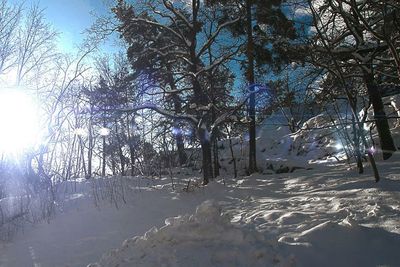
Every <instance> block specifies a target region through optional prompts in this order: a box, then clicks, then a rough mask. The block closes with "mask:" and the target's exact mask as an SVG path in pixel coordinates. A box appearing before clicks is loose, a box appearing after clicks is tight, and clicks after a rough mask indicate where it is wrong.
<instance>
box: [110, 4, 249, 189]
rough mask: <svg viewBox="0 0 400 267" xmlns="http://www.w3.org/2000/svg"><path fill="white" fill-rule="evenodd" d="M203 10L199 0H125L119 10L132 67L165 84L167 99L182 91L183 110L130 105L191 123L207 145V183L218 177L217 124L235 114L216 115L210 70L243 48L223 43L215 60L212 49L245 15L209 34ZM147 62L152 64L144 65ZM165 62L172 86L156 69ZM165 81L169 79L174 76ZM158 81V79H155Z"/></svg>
mask: <svg viewBox="0 0 400 267" xmlns="http://www.w3.org/2000/svg"><path fill="white" fill-rule="evenodd" d="M203 9H205V7H204V6H203V5H202V2H201V1H199V0H192V1H191V3H190V4H189V5H187V4H186V2H179V3H178V2H174V3H172V2H170V1H167V0H163V1H147V2H145V5H144V6H140V7H135V8H133V7H132V6H129V5H127V4H126V3H125V2H124V1H119V2H118V5H117V6H116V7H115V8H114V9H113V11H114V12H115V14H116V15H117V17H118V19H119V20H120V21H121V26H120V28H119V31H120V32H121V34H122V36H123V37H124V39H125V41H126V42H127V43H128V45H129V48H128V58H129V59H130V60H131V64H132V67H133V69H135V70H138V71H139V72H140V74H141V77H142V79H143V77H145V79H146V81H147V83H146V84H145V85H144V86H145V87H147V88H149V89H154V88H160V87H161V88H160V89H161V90H160V92H159V94H161V95H162V96H163V97H162V99H164V100H165V99H168V98H169V99H171V97H170V96H171V95H174V94H175V97H172V99H175V100H178V98H177V97H176V96H177V95H179V96H180V99H181V100H182V111H179V110H177V109H175V110H174V109H173V108H171V107H169V106H168V105H164V106H162V105H159V104H155V103H144V104H142V105H140V106H136V107H133V108H132V109H129V110H130V111H133V110H139V109H153V110H155V111H157V112H159V113H160V114H162V115H165V116H168V117H170V118H173V119H175V120H184V121H187V122H189V123H191V124H192V125H193V127H194V128H195V129H196V134H197V137H198V140H199V142H200V145H201V149H202V170H203V183H204V184H207V183H208V182H209V179H210V178H212V177H213V171H212V153H211V143H212V139H213V138H214V136H215V132H216V129H217V127H218V126H219V125H220V124H221V123H222V122H223V121H224V120H225V119H226V118H227V117H229V115H230V114H231V113H232V111H228V112H222V113H221V114H219V116H217V117H215V118H214V120H213V119H212V116H211V108H212V101H210V97H209V95H210V87H209V81H208V79H207V74H208V72H209V71H210V70H212V69H216V68H218V67H220V66H221V65H223V64H224V63H226V62H227V61H229V60H230V59H231V58H232V57H233V55H234V54H235V53H236V52H237V46H236V45H233V46H232V45H230V46H224V48H225V49H222V47H220V48H219V49H220V50H219V51H221V52H222V51H223V53H221V54H220V56H219V57H215V56H214V57H213V58H214V60H213V61H212V62H211V63H210V64H207V62H206V61H205V60H204V58H205V57H206V52H207V50H208V48H209V47H210V46H212V45H216V44H217V41H218V40H221V38H223V36H222V33H223V32H225V29H226V28H227V27H228V26H230V25H232V24H234V23H236V22H238V21H239V19H240V18H232V19H229V20H227V21H223V22H220V23H218V26H217V27H216V28H215V29H214V30H213V32H212V34H211V35H210V36H209V37H208V38H206V37H205V36H204V35H202V34H201V33H202V31H201V30H202V29H203V28H204V27H206V25H207V20H205V21H203V20H202V19H203V18H205V17H204V16H203V13H202V12H205V10H203ZM137 11H138V12H137ZM225 37H226V36H225ZM235 48H236V49H235ZM146 61H150V62H151V63H150V64H147V63H146V64H143V65H142V66H141V65H140V64H141V63H142V62H146ZM165 63H166V64H167V65H166V66H167V67H168V66H169V69H166V72H164V73H167V75H169V73H172V74H173V75H172V76H169V81H168V82H164V85H166V84H167V83H168V86H166V87H163V86H162V85H163V83H161V84H158V83H157V82H158V81H159V79H158V76H157V75H154V76H153V75H152V74H154V72H153V70H154V69H156V70H159V68H162V67H163V66H165V65H164V64H165ZM149 70H150V71H149ZM171 78H173V79H174V81H172V79H171ZM163 80H164V81H166V80H168V77H166V78H165V77H164V78H163ZM153 81H156V82H155V83H152V82H153ZM171 85H173V86H171ZM246 99H247V98H246Z"/></svg>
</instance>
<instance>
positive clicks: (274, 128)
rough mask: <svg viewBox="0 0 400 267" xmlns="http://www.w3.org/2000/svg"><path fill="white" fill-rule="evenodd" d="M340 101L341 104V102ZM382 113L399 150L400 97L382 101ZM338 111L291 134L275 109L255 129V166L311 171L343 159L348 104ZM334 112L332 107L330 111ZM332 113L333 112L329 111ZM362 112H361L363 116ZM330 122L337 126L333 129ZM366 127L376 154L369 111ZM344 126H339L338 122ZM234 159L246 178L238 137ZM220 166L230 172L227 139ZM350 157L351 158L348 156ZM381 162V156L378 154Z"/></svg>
mask: <svg viewBox="0 0 400 267" xmlns="http://www.w3.org/2000/svg"><path fill="white" fill-rule="evenodd" d="M342 102H343V101H342ZM384 103H385V111H386V114H387V116H388V117H389V118H390V119H389V125H390V128H391V131H392V135H393V139H394V141H395V144H396V146H397V147H399V148H400V95H397V96H392V97H387V98H385V99H384ZM338 105H339V106H340V107H341V108H342V109H343V110H341V112H342V113H341V114H340V118H339V117H337V115H335V116H336V117H335V116H333V117H332V116H331V115H330V114H329V113H330V112H328V111H326V112H323V113H321V114H319V115H317V116H315V117H312V118H310V119H308V120H306V121H305V122H304V123H303V124H302V125H301V128H300V129H299V130H298V131H296V132H295V133H291V132H290V130H289V127H288V126H287V124H288V122H287V119H286V118H285V116H284V115H283V113H282V111H280V110H278V111H277V112H275V113H273V114H272V115H271V116H269V117H267V118H266V119H265V120H264V121H263V122H262V123H261V124H260V125H259V126H258V128H257V140H256V142H257V151H256V154H257V166H258V168H259V169H260V171H262V172H264V173H276V172H278V173H279V172H291V171H294V170H296V169H302V168H305V169H307V168H312V166H310V163H311V164H312V163H314V162H320V161H327V162H337V161H338V160H343V159H345V158H346V156H347V155H346V153H345V152H346V151H345V148H346V147H347V146H349V145H350V144H349V143H348V142H347V141H346V138H344V136H345V135H347V136H349V137H350V138H352V136H353V127H352V126H351V112H350V110H349V108H348V107H347V102H346V101H344V102H343V103H339V104H338ZM332 109H333V108H332ZM331 112H332V111H331ZM362 115H363V111H360V117H362ZM332 121H333V122H335V124H336V126H332ZM366 121H367V123H366V124H365V130H366V131H365V134H366V136H367V138H368V139H369V137H370V133H369V131H370V130H371V134H372V135H371V136H372V138H373V140H374V144H375V149H376V150H377V151H379V140H378V135H377V132H376V129H375V128H372V129H371V126H372V121H373V111H372V108H370V109H369V110H368V116H367V119H366ZM344 122H345V123H347V124H348V125H347V126H346V127H341V126H340V124H341V123H344ZM232 144H233V151H234V157H235V159H236V163H237V166H238V171H239V174H241V175H245V174H246V168H247V165H248V156H247V155H248V142H247V141H246V140H244V139H243V138H240V137H235V138H232ZM219 147H220V148H221V149H220V165H221V166H222V171H225V173H232V168H233V161H232V153H231V151H230V147H229V140H223V141H221V142H220V144H219ZM350 156H351V155H350ZM377 158H378V159H380V153H377Z"/></svg>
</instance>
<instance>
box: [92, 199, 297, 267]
mask: <svg viewBox="0 0 400 267" xmlns="http://www.w3.org/2000/svg"><path fill="white" fill-rule="evenodd" d="M282 263H283V261H282V257H281V256H280V255H278V254H277V253H276V251H275V248H274V243H273V242H271V241H268V240H266V239H265V238H264V236H263V235H262V234H260V233H258V232H257V231H255V230H250V229H246V228H239V227H237V226H234V225H233V224H231V222H230V220H229V218H228V217H227V216H225V215H223V214H221V207H220V206H219V205H218V204H217V203H216V202H214V201H210V200H208V201H205V202H203V203H202V204H201V205H199V206H198V207H197V209H196V212H195V214H193V215H183V216H178V217H172V218H167V219H166V220H165V226H163V227H161V228H160V229H157V228H156V227H153V228H151V229H150V230H149V231H147V232H146V233H145V234H144V235H143V236H136V237H134V238H131V239H127V240H125V242H124V243H123V244H122V247H121V248H119V249H116V250H113V251H111V252H110V253H108V254H105V255H104V256H103V257H102V259H101V260H100V262H99V263H94V264H90V265H88V267H100V266H104V267H106V266H107V267H108V266H119V267H124V266H126V267H127V266H276V265H279V266H281V265H282ZM287 264H289V265H286V266H290V262H288V263H287Z"/></svg>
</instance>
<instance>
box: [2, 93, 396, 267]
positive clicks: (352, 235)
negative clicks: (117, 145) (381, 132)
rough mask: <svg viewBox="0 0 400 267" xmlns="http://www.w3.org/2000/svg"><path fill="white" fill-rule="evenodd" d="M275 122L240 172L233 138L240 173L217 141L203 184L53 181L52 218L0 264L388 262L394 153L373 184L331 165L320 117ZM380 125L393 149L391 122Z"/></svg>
mask: <svg viewBox="0 0 400 267" xmlns="http://www.w3.org/2000/svg"><path fill="white" fill-rule="evenodd" d="M389 100H391V99H389ZM391 101H392V100H391ZM392 102H393V103H398V102H400V101H397V102H396V101H394V100H393V101H392ZM392 102H391V103H392ZM391 106H392V107H395V108H394V109H395V111H393V112H398V108H397V106H396V105H391ZM393 112H392V113H393ZM278 115H279V114H278ZM276 122H279V118H277V117H276V116H275V117H274V116H272V117H271V118H270V119H269V120H267V121H265V122H264V123H263V124H262V125H261V127H260V128H259V129H258V139H257V148H258V150H257V157H258V166H259V167H260V171H261V173H258V174H253V175H251V176H243V174H244V173H245V167H246V163H247V157H246V153H247V148H246V147H245V143H243V140H240V138H234V139H233V140H232V143H233V145H234V146H233V151H234V156H235V159H236V161H237V165H238V170H239V174H241V175H242V176H239V177H238V178H233V175H232V167H233V166H232V165H233V164H232V155H231V151H230V148H229V142H228V141H227V140H226V141H222V142H221V143H220V146H221V148H222V149H221V151H220V152H221V153H220V154H221V157H220V160H221V165H222V167H223V168H225V170H227V171H226V172H223V176H222V177H223V178H220V179H219V180H217V181H212V182H211V183H210V184H208V185H207V186H204V187H203V186H201V185H200V184H201V182H200V181H201V177H200V175H201V174H199V173H193V171H191V170H189V169H180V170H175V173H176V175H174V176H175V177H174V182H175V186H176V187H175V189H174V190H173V189H172V187H171V185H170V181H171V178H170V177H164V178H155V179H148V178H144V177H142V178H140V177H125V178H121V177H116V178H107V179H91V180H89V181H86V180H84V179H82V180H78V181H76V182H73V181H69V182H64V183H63V184H61V185H60V187H59V188H58V190H57V191H58V193H59V194H60V195H62V197H60V199H61V200H63V201H59V202H58V203H57V209H56V210H57V212H56V215H55V216H54V217H53V218H51V219H50V220H49V221H48V222H43V223H40V224H33V225H25V227H24V228H23V231H20V232H19V233H18V234H17V235H16V236H15V237H14V239H13V240H12V241H11V242H8V243H0V267H20V266H34V267H53V266H60V267H65V266H70V267H72V266H88V265H90V266H92V267H93V266H103V267H108V266H119V267H122V266H400V253H399V251H400V152H397V153H396V154H395V155H394V156H393V157H392V158H391V159H389V160H388V161H385V162H383V161H379V160H378V168H379V171H380V174H381V177H382V179H381V181H380V182H379V183H375V182H374V177H373V175H372V170H371V169H370V167H368V166H367V165H366V168H365V174H362V175H359V174H358V173H357V170H356V168H355V166H354V165H349V164H347V163H345V162H344V161H340V162H339V161H338V160H339V159H342V158H343V156H344V151H343V146H338V144H340V142H341V141H340V136H339V135H338V131H337V129H335V128H332V127H326V126H328V125H329V124H330V120H327V118H326V116H324V115H323V114H322V115H319V116H316V117H314V118H310V119H309V120H307V121H306V122H305V123H304V125H303V127H302V130H300V131H298V132H295V133H291V132H290V131H289V130H288V128H287V127H285V126H282V125H277V123H276ZM391 127H392V132H393V135H394V137H395V140H396V142H397V144H398V145H400V138H399V137H400V134H399V133H400V130H399V129H400V121H399V120H397V121H396V122H393V123H392V124H391ZM346 129H349V128H346ZM349 130H350V131H351V129H349ZM374 138H375V137H374ZM342 145H343V144H342ZM344 145H346V144H344ZM292 171H293V172H292ZM277 172H278V173H277ZM281 172H286V173H281Z"/></svg>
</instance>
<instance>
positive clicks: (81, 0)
mask: <svg viewBox="0 0 400 267" xmlns="http://www.w3.org/2000/svg"><path fill="white" fill-rule="evenodd" d="M10 2H12V3H20V2H21V0H10ZM37 2H39V5H40V7H41V8H44V9H45V16H46V19H47V21H48V22H49V23H50V24H52V25H53V26H54V28H55V29H56V30H57V31H58V32H59V33H60V38H59V40H60V43H59V47H60V49H61V50H62V51H63V52H72V51H73V50H74V48H75V47H76V44H77V43H79V42H81V41H82V40H83V39H84V35H83V34H82V33H83V31H84V30H85V29H87V28H88V27H90V25H91V24H92V23H93V22H94V21H95V17H94V16H93V15H92V14H91V13H92V12H95V13H96V14H100V15H104V14H106V13H107V12H108V8H107V4H106V2H105V0H40V1H37V0H26V2H25V8H28V7H29V5H31V4H32V3H37ZM108 2H110V1H108Z"/></svg>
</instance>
